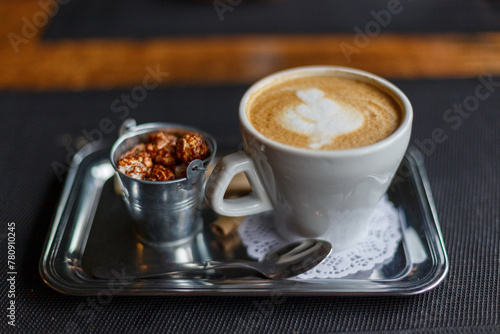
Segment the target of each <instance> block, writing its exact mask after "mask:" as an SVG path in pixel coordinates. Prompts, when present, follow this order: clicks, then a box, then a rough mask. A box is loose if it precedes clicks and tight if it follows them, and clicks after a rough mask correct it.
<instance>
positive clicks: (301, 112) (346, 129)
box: [278, 88, 364, 149]
mask: <svg viewBox="0 0 500 334" xmlns="http://www.w3.org/2000/svg"><path fill="white" fill-rule="evenodd" d="M296 95H297V97H298V98H299V99H301V100H302V101H303V103H302V104H299V105H298V106H296V107H295V108H289V109H287V110H286V111H285V112H284V113H282V114H280V115H278V120H279V121H280V124H281V125H282V126H283V127H284V128H286V129H288V130H290V131H294V132H297V133H300V134H301V135H304V136H308V138H309V147H310V148H312V149H319V148H321V147H323V146H324V145H327V144H329V143H331V142H332V141H333V140H334V139H335V138H336V137H338V136H340V135H343V134H345V133H350V132H352V131H354V130H357V129H359V128H360V127H361V125H363V122H364V116H363V114H362V113H361V112H360V111H359V110H356V109H354V108H352V107H351V106H349V105H347V104H345V105H342V104H340V103H338V102H335V101H333V100H330V99H328V98H325V97H324V95H325V94H324V92H323V91H321V90H319V89H316V88H311V89H307V90H298V91H297V92H296Z"/></svg>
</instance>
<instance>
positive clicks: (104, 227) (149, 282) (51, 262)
mask: <svg viewBox="0 0 500 334" xmlns="http://www.w3.org/2000/svg"><path fill="white" fill-rule="evenodd" d="M109 151H110V147H108V146H105V145H101V146H87V147H85V148H84V149H83V150H82V151H80V152H79V153H78V154H77V155H76V156H75V158H74V163H73V166H72V168H71V170H70V172H69V174H68V177H67V181H66V184H65V187H64V191H63V194H62V196H61V201H60V203H59V207H58V209H57V212H56V216H55V218H54V222H53V225H52V229H51V231H50V233H49V236H48V238H47V242H46V245H45V249H44V252H43V254H42V258H41V260H40V274H41V275H42V277H43V279H44V280H45V281H46V283H47V284H48V285H49V286H51V287H52V288H54V289H55V290H57V291H60V292H62V293H66V294H71V295H95V294H97V293H103V291H108V292H109V293H113V294H121V295H271V294H272V293H275V292H276V291H277V290H279V291H280V293H282V294H284V295H323V296H324V295H412V294H418V293H422V292H425V291H428V290H430V289H432V288H434V287H435V286H436V285H438V284H439V283H440V282H441V281H442V280H443V278H444V277H445V276H446V274H447V272H448V259H447V255H446V251H445V248H444V243H443V239H442V236H441V231H440V227H439V223H438V219H437V215H436V211H435V207H434V203H433V199H432V195H431V192H430V188H429V183H428V180H427V176H426V173H425V169H424V167H423V163H422V161H421V159H419V158H418V154H416V153H418V152H417V151H413V153H412V150H409V152H408V153H407V154H406V156H405V158H404V160H403V163H402V164H401V167H400V172H398V175H397V177H396V179H395V182H393V186H392V187H391V188H390V189H389V192H388V194H389V198H390V200H391V201H392V202H393V203H394V204H395V206H396V207H397V208H398V210H399V212H400V216H401V221H402V230H403V240H402V242H401V243H400V245H399V247H398V249H397V252H396V254H395V255H394V257H393V259H392V260H391V261H390V262H389V263H386V264H384V265H383V266H381V267H379V268H375V269H374V270H372V271H369V272H362V273H358V274H357V275H352V276H347V277H345V278H342V279H309V280H306V279H304V280H296V279H286V280H269V279H262V278H259V277H256V276H252V274H251V273H248V276H246V277H243V278H242V277H241V276H242V275H241V272H239V273H237V274H238V275H232V273H231V272H225V273H223V274H221V273H213V274H203V275H202V276H196V277H178V278H177V277H176V278H168V279H167V278H156V279H142V280H141V279H136V280H133V279H132V280H131V279H121V278H120V277H119V273H118V275H117V279H116V280H103V279H97V278H95V277H93V275H92V269H93V268H96V267H98V266H101V265H106V264H114V263H116V264H117V268H118V267H119V266H120V264H122V263H131V262H132V263H136V264H137V265H138V266H141V265H148V264H153V263H161V262H169V261H174V260H175V261H184V262H189V261H204V260H210V259H213V260H224V259H230V258H238V259H248V257H247V254H246V249H245V248H244V246H243V245H242V244H241V243H239V242H238V240H237V239H236V240H234V239H233V240H225V239H224V240H221V239H220V238H219V237H217V236H216V235H214V234H213V233H212V232H211V231H210V229H209V227H208V226H209V224H210V223H211V222H212V221H214V220H215V219H216V218H217V217H216V215H215V214H214V213H213V212H212V211H211V210H210V209H206V210H205V211H204V217H203V218H204V223H205V224H204V225H205V230H204V231H203V232H201V233H199V234H198V235H197V236H196V237H195V238H194V239H193V241H192V242H191V243H188V244H186V245H183V246H180V247H175V248H152V247H148V246H145V245H143V244H141V243H140V242H138V240H137V238H136V237H135V236H134V234H133V231H132V223H131V219H130V217H129V216H128V213H127V211H126V209H125V206H124V203H123V201H122V199H121V197H120V196H118V195H116V193H115V191H114V188H113V169H112V168H111V165H110V163H109V160H108V157H109Z"/></svg>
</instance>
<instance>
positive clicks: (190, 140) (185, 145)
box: [177, 132, 208, 164]
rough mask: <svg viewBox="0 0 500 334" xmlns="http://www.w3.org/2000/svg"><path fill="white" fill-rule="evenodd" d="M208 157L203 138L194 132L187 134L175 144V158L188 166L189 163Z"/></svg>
mask: <svg viewBox="0 0 500 334" xmlns="http://www.w3.org/2000/svg"><path fill="white" fill-rule="evenodd" d="M207 155H208V146H207V144H205V141H204V140H203V138H202V137H201V136H200V135H199V134H197V133H194V132H191V133H187V134H185V135H184V136H182V137H181V138H179V141H178V142H177V157H178V158H179V159H180V160H181V161H183V162H185V163H187V164H189V163H190V162H191V161H193V160H196V159H200V160H203V159H205V158H206V157H207Z"/></svg>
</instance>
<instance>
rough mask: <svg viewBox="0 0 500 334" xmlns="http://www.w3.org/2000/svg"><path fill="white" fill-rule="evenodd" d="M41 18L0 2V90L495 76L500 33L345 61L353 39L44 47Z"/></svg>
mask: <svg viewBox="0 0 500 334" xmlns="http://www.w3.org/2000/svg"><path fill="white" fill-rule="evenodd" d="M53 2H54V3H55V1H53ZM43 14H44V12H43V11H42V9H41V7H40V4H39V2H38V1H37V0H16V1H3V2H1V3H0V35H1V36H2V38H1V39H0V50H1V51H0V89H9V90H55V89H63V90H84V89H110V88H120V87H131V86H134V85H136V84H140V83H141V82H142V80H143V78H144V75H145V74H146V72H145V68H146V67H147V66H151V67H155V68H156V67H157V66H159V68H160V69H161V70H162V71H164V72H168V73H169V75H168V76H167V77H166V78H165V80H164V81H163V84H165V85H169V84H211V83H251V82H253V81H255V80H257V79H259V78H261V77H263V76H265V75H267V74H269V73H272V72H275V71H277V70H281V69H285V68H290V67H295V66H302V65H313V64H314V65H318V64H326V65H342V66H350V67H355V68H359V69H363V70H367V71H370V72H373V73H376V74H378V75H381V76H384V77H389V78H443V77H474V76H477V75H481V74H494V75H498V74H500V32H483V33H474V34H457V33H448V34H444V33H440V34H411V35H408V34H390V33H382V34H380V35H379V36H376V37H374V38H372V40H371V41H370V43H369V45H368V46H366V47H362V48H357V50H356V51H354V52H353V53H351V54H350V55H349V54H348V53H347V52H346V51H345V48H344V50H342V47H341V46H342V45H344V46H346V45H350V46H355V43H354V37H355V35H354V34H352V35H350V34H326V35H312V36H311V35H286V36H285V35H266V36H255V35H254V36H252V35H245V36H231V37H229V36H226V37H219V36H214V37H200V38H192V37H190V38H168V37H166V38H156V39H148V40H107V39H85V40H76V41H72V40H71V41H56V42H54V41H50V42H49V41H41V35H42V34H43V28H44V25H41V27H40V28H38V27H37V28H36V31H35V32H34V33H33V36H28V38H25V36H26V34H24V35H23V33H22V29H23V26H24V25H25V24H26V23H25V22H26V19H27V20H30V21H32V20H33V17H39V19H43ZM45 17H46V18H47V19H48V18H50V15H49V14H45ZM23 18H24V19H23ZM15 35H17V36H19V37H21V39H19V38H17V37H16V36H15ZM342 43H344V44H342Z"/></svg>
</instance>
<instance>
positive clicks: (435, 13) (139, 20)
mask: <svg viewBox="0 0 500 334" xmlns="http://www.w3.org/2000/svg"><path fill="white" fill-rule="evenodd" d="M223 1H224V0H206V1H203V0H199V1H195V0H191V1H189V0H141V1H137V0H109V1H100V0H71V1H69V2H68V3H66V4H64V5H60V6H58V12H57V14H56V15H55V17H54V18H53V19H52V21H51V22H50V24H49V25H48V26H47V29H46V30H45V33H44V38H45V39H61V38H92V37H125V38H130V37H157V36H189V35H194V36H198V35H208V34H276V33H278V34H289V33H293V34H297V33H339V32H343V33H353V34H354V33H358V32H359V31H361V32H362V33H365V34H368V35H369V36H373V35H375V34H376V35H378V34H380V33H383V32H418V33H428V32H450V31H451V32H478V31H498V30H499V29H500V9H499V8H498V2H497V1H496V0H492V1H488V0H459V1H453V0H435V1H412V0H369V1H350V0H337V1H333V0H274V1H265V0H260V1H259V0H231V1H227V2H226V4H224V2H223Z"/></svg>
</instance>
